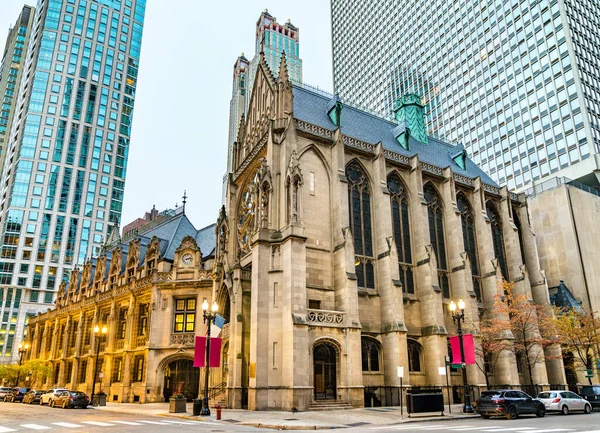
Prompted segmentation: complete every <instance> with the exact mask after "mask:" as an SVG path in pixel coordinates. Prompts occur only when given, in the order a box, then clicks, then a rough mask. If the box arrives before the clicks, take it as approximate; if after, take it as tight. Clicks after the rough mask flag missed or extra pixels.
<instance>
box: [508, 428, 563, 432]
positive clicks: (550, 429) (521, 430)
mask: <svg viewBox="0 0 600 433" xmlns="http://www.w3.org/2000/svg"><path fill="white" fill-rule="evenodd" d="M559 431H573V429H572V428H549V429H542V430H537V429H536V430H534V431H530V430H524V429H520V430H519V431H517V433H552V432H559Z"/></svg>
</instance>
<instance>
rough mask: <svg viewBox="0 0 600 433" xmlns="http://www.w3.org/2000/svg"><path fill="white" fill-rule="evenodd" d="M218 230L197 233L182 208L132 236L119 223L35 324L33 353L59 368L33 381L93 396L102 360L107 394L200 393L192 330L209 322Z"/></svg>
mask: <svg viewBox="0 0 600 433" xmlns="http://www.w3.org/2000/svg"><path fill="white" fill-rule="evenodd" d="M215 235H216V232H215V225H214V224H213V225H210V226H208V227H206V228H203V229H201V230H196V229H195V228H194V226H193V225H192V224H191V223H190V221H189V220H188V218H187V216H186V215H185V213H183V212H180V213H179V214H177V215H174V216H172V217H171V218H168V219H166V220H163V221H162V222H160V223H159V224H157V225H156V224H155V225H153V226H152V227H151V228H144V229H142V230H141V231H140V233H137V234H134V236H133V237H132V238H130V239H123V240H121V239H119V235H118V228H117V227H115V228H114V230H113V232H112V234H111V237H110V238H109V241H108V242H109V244H110V245H109V246H107V247H106V249H105V251H104V252H103V253H102V254H101V256H100V257H99V258H98V259H94V260H90V261H87V262H86V263H85V265H84V266H83V269H82V270H81V271H79V270H77V272H73V273H72V276H71V280H70V281H69V282H68V283H66V282H63V283H62V284H61V286H60V289H59V292H58V297H57V300H56V303H55V308H54V309H53V310H48V312H46V313H43V314H38V316H36V317H34V318H32V319H31V320H30V321H29V325H28V336H27V338H28V341H29V345H30V351H29V353H28V354H27V356H28V358H31V359H34V358H38V359H43V360H46V361H47V362H49V363H50V364H51V365H52V371H53V373H52V375H51V377H49V378H48V379H47V380H46V381H45V382H44V383H40V384H34V385H35V386H39V387H41V388H51V387H54V386H67V387H69V388H70V389H78V390H81V391H84V392H86V393H88V394H89V393H91V389H92V382H93V378H94V370H95V366H96V363H97V366H98V367H97V370H98V375H97V378H96V379H97V384H96V389H95V391H96V393H98V392H99V391H100V390H102V391H104V392H105V393H106V394H108V399H109V401H118V402H137V401H139V402H142V403H145V402H156V401H163V399H165V398H168V397H169V396H170V395H171V394H173V393H175V392H177V391H181V392H183V393H184V394H185V395H186V396H187V397H188V398H196V397H197V396H198V393H199V392H198V391H199V390H198V385H199V380H200V377H199V371H198V369H197V368H193V367H192V363H193V354H194V337H195V335H196V334H199V335H200V334H203V333H204V329H205V327H204V325H203V319H202V311H201V308H200V306H201V304H202V300H203V298H208V299H211V298H212V292H213V276H212V268H213V262H214V246H215ZM96 325H98V326H99V327H100V328H101V327H103V326H104V325H106V326H107V328H108V333H107V335H106V336H105V337H103V338H102V337H100V336H96V335H95V334H94V332H93V329H94V327H95V326H96ZM98 338H100V340H98ZM98 343H99V346H98ZM97 349H99V356H98V358H96V350H97ZM100 373H102V374H100Z"/></svg>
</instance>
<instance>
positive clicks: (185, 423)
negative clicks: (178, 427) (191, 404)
mask: <svg viewBox="0 0 600 433" xmlns="http://www.w3.org/2000/svg"><path fill="white" fill-rule="evenodd" d="M163 422H166V423H169V424H184V425H193V424H196V423H195V422H192V421H167V420H164V421H163Z"/></svg>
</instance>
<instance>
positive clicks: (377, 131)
mask: <svg viewBox="0 0 600 433" xmlns="http://www.w3.org/2000/svg"><path fill="white" fill-rule="evenodd" d="M292 89H293V92H294V118H296V119H299V120H303V121H305V122H308V123H312V124H313V125H317V126H320V127H322V128H326V129H329V130H331V131H334V130H336V129H337V126H335V124H334V123H333V122H332V121H331V119H330V118H329V116H328V115H327V111H328V107H329V106H330V101H331V98H328V97H327V96H324V95H321V94H318V93H315V92H313V91H311V90H309V89H306V88H303V87H300V86H297V85H293V87H292ZM397 126H398V125H397V124H396V123H394V122H391V121H389V120H386V119H383V118H381V117H377V116H375V115H373V114H370V113H367V112H365V111H362V110H359V109H357V108H354V107H352V106H349V105H346V104H344V105H343V109H342V134H344V135H346V136H349V137H353V138H356V139H358V140H361V141H364V142H366V143H370V144H377V143H379V142H381V143H382V145H383V147H384V149H388V150H391V151H393V152H396V153H399V154H402V155H406V156H409V157H412V156H414V155H419V160H420V161H422V162H426V163H428V164H431V165H434V166H436V167H440V168H446V167H451V169H452V172H453V173H457V174H461V175H464V176H467V177H469V178H472V179H475V178H477V177H481V181H482V182H484V183H486V184H488V185H492V186H496V187H497V186H498V184H496V182H494V181H493V180H492V179H491V178H490V177H489V176H488V175H487V174H486V173H485V172H484V171H483V170H481V169H480V168H479V167H478V166H477V165H476V164H475V163H474V162H473V161H471V159H469V158H467V159H466V165H465V167H466V170H463V169H462V168H460V167H459V166H458V165H457V164H456V163H455V162H454V161H453V160H452V155H456V153H457V148H456V146H454V145H452V144H449V143H446V142H444V141H442V140H439V139H437V138H434V137H428V139H429V144H421V143H419V142H418V141H416V140H415V139H413V138H412V137H411V138H410V143H409V147H410V151H407V150H405V149H404V148H403V147H402V146H400V144H399V143H398V142H397V141H396V139H395V138H394V133H393V132H392V131H393V130H394V128H396V127H397Z"/></svg>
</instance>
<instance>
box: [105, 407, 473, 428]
mask: <svg viewBox="0 0 600 433" xmlns="http://www.w3.org/2000/svg"><path fill="white" fill-rule="evenodd" d="M445 409H446V410H445V412H444V415H443V416H441V414H440V413H439V412H435V413H426V414H413V415H412V416H411V417H410V418H409V417H408V415H407V413H406V408H404V409H403V413H404V416H403V417H401V416H400V408H399V407H374V408H360V409H344V410H331V411H307V412H296V413H292V412H280V411H261V412H257V411H248V410H241V409H223V412H222V414H221V420H220V421H217V420H216V413H217V411H216V409H211V415H210V416H207V417H202V416H197V417H196V416H193V415H192V413H193V404H192V403H188V405H187V412H186V413H169V405H168V404H167V403H148V404H134V403H108V404H107V406H105V407H95V408H94V410H101V411H105V412H117V413H132V414H137V415H141V416H144V415H146V416H153V415H160V416H167V417H172V418H184V419H188V420H189V419H192V420H197V421H202V422H211V423H213V422H214V423H215V425H219V424H221V425H226V424H236V425H245V426H252V427H261V428H271V429H275V430H321V429H333V428H348V427H358V426H366V425H368V426H385V425H388V424H398V423H408V422H426V421H438V422H439V421H446V420H454V419H465V418H472V417H479V415H476V414H475V415H473V414H462V413H461V412H460V410H461V405H460V404H456V405H452V413H448V407H447V406H446V408H445Z"/></svg>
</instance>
